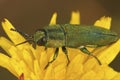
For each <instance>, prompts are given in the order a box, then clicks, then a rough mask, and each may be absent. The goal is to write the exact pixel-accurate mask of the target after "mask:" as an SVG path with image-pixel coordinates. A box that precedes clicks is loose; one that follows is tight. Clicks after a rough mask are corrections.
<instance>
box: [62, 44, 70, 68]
mask: <svg viewBox="0 0 120 80" xmlns="http://www.w3.org/2000/svg"><path fill="white" fill-rule="evenodd" d="M62 51H63V52H64V53H65V55H66V57H67V60H68V63H67V66H68V64H69V63H70V59H69V57H68V51H67V49H66V47H65V46H64V47H62Z"/></svg>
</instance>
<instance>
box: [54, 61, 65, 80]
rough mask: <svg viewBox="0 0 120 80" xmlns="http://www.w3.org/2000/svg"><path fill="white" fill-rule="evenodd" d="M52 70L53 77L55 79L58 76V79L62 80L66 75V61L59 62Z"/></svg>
mask: <svg viewBox="0 0 120 80" xmlns="http://www.w3.org/2000/svg"><path fill="white" fill-rule="evenodd" d="M54 72H55V79H56V80H57V79H58V78H59V79H60V80H63V79H64V78H65V76H66V63H61V64H59V65H58V66H56V67H55V69H54Z"/></svg>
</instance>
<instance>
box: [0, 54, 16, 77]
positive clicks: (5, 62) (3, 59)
mask: <svg viewBox="0 0 120 80" xmlns="http://www.w3.org/2000/svg"><path fill="white" fill-rule="evenodd" d="M10 60H11V59H10V57H8V56H6V55H4V54H3V53H0V66H2V67H4V68H6V69H8V70H9V71H10V72H11V73H13V74H14V75H17V74H16V72H15V70H14V68H13V67H12V66H11V64H10Z"/></svg>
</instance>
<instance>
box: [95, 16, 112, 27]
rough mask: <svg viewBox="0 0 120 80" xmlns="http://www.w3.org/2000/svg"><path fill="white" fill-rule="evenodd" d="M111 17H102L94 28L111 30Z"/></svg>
mask: <svg viewBox="0 0 120 80" xmlns="http://www.w3.org/2000/svg"><path fill="white" fill-rule="evenodd" d="M111 20H112V19H111V17H105V16H103V17H101V18H100V20H97V21H96V22H95V23H94V26H100V27H103V28H106V29H110V27H111Z"/></svg>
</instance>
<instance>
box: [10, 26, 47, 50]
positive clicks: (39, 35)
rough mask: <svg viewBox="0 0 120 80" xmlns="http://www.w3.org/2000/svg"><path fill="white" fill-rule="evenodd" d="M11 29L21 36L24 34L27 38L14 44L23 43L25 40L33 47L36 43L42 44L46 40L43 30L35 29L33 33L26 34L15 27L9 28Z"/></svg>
mask: <svg viewBox="0 0 120 80" xmlns="http://www.w3.org/2000/svg"><path fill="white" fill-rule="evenodd" d="M11 30H12V31H16V32H19V33H20V34H21V35H22V36H24V37H25V38H26V39H27V40H26V41H24V42H21V43H18V44H17V45H16V46H18V45H21V44H24V43H26V42H32V46H33V48H36V45H39V46H44V45H45V43H46V42H47V38H46V34H45V33H46V32H45V31H44V30H37V31H36V32H35V34H33V35H32V36H31V35H28V34H26V33H23V32H21V31H19V30H17V29H13V28H11Z"/></svg>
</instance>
